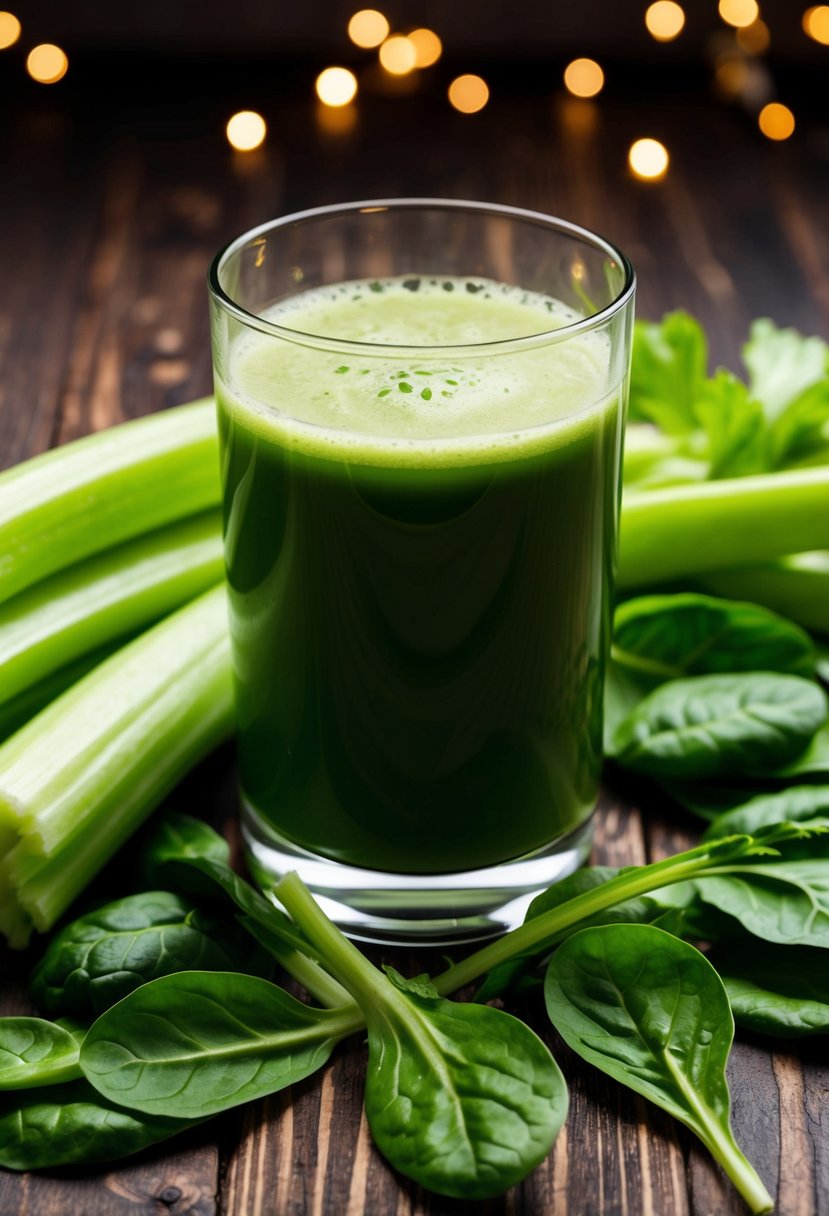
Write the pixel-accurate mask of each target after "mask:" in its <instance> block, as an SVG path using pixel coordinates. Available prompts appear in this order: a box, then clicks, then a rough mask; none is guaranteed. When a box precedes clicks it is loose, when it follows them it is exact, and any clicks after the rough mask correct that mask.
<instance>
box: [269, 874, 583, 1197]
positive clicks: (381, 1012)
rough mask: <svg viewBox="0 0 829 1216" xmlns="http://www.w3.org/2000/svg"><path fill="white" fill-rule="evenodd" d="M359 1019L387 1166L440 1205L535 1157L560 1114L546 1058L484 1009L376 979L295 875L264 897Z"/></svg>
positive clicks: (514, 1178)
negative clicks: (300, 934)
mask: <svg viewBox="0 0 829 1216" xmlns="http://www.w3.org/2000/svg"><path fill="white" fill-rule="evenodd" d="M276 894H277V897H278V899H279V900H280V902H281V903H282V904H283V905H284V906H285V907H286V908H287V909H288V911H289V912H290V913H291V915H292V916H293V917H294V919H295V920H296V921H297V922H298V923H299V924H301V925H302V928H303V930H304V932H305V933H306V935H307V936H308V937H309V938H310V939H311V940H312V942H313V943H314V945H315V947H316V948H317V950H318V951H319V952H320V954H321V955H322V956H323V958H324V960H325V962H326V965H327V966H328V967H329V969H330V970H331V971H332V973H333V974H334V975H336V977H337V979H339V980H340V982H341V983H342V984H343V985H344V986H345V987H346V988H348V989H349V990H350V991H351V993H352V994H353V996H354V999H355V1000H356V1001H357V1003H358V1005H359V1006H360V1008H361V1010H362V1012H363V1015H364V1016H365V1020H366V1025H367V1028H368V1044H369V1064H368V1073H367V1077H366V1095H365V1105H366V1115H367V1118H368V1123H369V1127H370V1128H371V1134H372V1136H373V1138H374V1142H375V1144H376V1145H377V1147H378V1148H379V1149H380V1151H381V1152H382V1153H383V1154H384V1156H386V1157H387V1159H388V1160H389V1161H390V1162H391V1164H392V1165H393V1166H395V1168H397V1169H399V1170H400V1171H401V1172H402V1173H404V1174H406V1175H408V1176H409V1177H410V1178H414V1179H415V1181H417V1182H419V1183H421V1184H422V1185H423V1186H426V1187H428V1188H429V1189H430V1190H433V1191H437V1192H438V1193H439V1194H443V1195H453V1196H459V1197H462V1198H464V1199H484V1198H487V1197H489V1196H492V1195H497V1194H500V1193H501V1192H502V1191H505V1190H507V1189H508V1188H509V1187H510V1186H512V1185H513V1184H514V1183H516V1182H518V1181H520V1179H522V1178H523V1177H524V1176H525V1175H526V1174H527V1173H528V1172H529V1171H530V1170H531V1169H534V1168H535V1166H536V1165H538V1164H539V1162H541V1161H542V1160H543V1159H544V1157H545V1156H546V1155H547V1153H548V1151H549V1149H550V1146H551V1145H552V1143H553V1141H554V1139H555V1137H556V1135H557V1134H558V1131H559V1129H560V1128H561V1125H562V1123H563V1122H564V1118H565V1116H566V1113H567V1089H566V1086H565V1084H564V1080H563V1078H562V1076H561V1072H560V1071H559V1068H558V1066H557V1064H556V1063H555V1061H554V1060H553V1057H552V1056H551V1055H550V1052H549V1051H548V1049H547V1048H546V1047H545V1046H544V1044H543V1043H542V1042H541V1040H540V1039H539V1038H538V1037H537V1036H536V1035H535V1034H533V1032H532V1031H531V1030H530V1029H529V1027H528V1026H526V1025H525V1024H524V1023H523V1022H519V1021H518V1020H517V1018H513V1017H511V1016H510V1015H509V1014H506V1013H503V1012H501V1011H500V1010H497V1009H492V1008H490V1007H489V1006H487V1005H463V1004H457V1003H455V1002H451V1001H446V1000H443V999H442V998H441V997H439V996H438V994H437V992H436V991H435V989H434V988H433V987H432V985H431V984H430V983H429V982H428V980H426V979H425V978H424V977H419V978H418V979H416V980H411V981H407V980H404V979H403V978H402V977H401V976H399V975H398V974H397V973H396V972H395V971H393V970H392V969H388V976H387V977H386V976H383V975H382V974H380V972H378V971H377V970H376V968H374V967H373V966H372V965H371V963H369V962H368V960H367V959H365V958H364V957H363V956H362V955H361V954H360V952H359V951H358V950H357V949H356V948H355V947H354V946H353V945H352V944H351V943H350V942H348V941H347V940H346V939H345V938H344V937H343V936H342V934H341V933H340V932H339V930H338V929H336V928H335V927H334V926H333V925H332V924H331V922H330V921H328V919H327V918H326V917H325V916H324V915H323V913H322V912H321V911H320V909H319V908H318V907H317V905H316V904H315V903H314V900H313V899H312V897H311V895H310V894H309V892H308V891H307V890H306V889H305V887H304V886H303V885H302V883H301V882H300V880H299V878H298V877H297V875H296V874H289V875H287V876H286V877H285V878H284V879H282V881H281V882H280V883H279V884H278V885H277V887H276Z"/></svg>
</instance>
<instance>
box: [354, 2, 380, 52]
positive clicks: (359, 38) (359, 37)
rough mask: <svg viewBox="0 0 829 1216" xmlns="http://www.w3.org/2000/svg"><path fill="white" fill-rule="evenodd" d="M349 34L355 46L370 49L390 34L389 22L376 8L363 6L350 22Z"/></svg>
mask: <svg viewBox="0 0 829 1216" xmlns="http://www.w3.org/2000/svg"><path fill="white" fill-rule="evenodd" d="M348 36H349V38H350V39H351V41H352V42H353V43H354V45H355V46H360V47H363V49H364V50H370V49H371V48H372V47H375V46H379V45H380V43H381V42H382V41H383V40H384V39H385V38H388V36H389V23H388V21H387V20H386V18H385V17H384V16H383V14H382V13H381V12H378V10H377V9H376V8H362V9H360V11H359V13H355V14H354V16H353V17H352V18H351V20H350V21H349V23H348Z"/></svg>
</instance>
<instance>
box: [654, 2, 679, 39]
mask: <svg viewBox="0 0 829 1216" xmlns="http://www.w3.org/2000/svg"><path fill="white" fill-rule="evenodd" d="M645 26H646V27H647V31H648V33H649V34H650V35H651V37H652V38H655V39H656V41H657V42H671V41H672V40H673V39H674V38H676V37H677V35H678V34H681V33H682V30H683V27H684V26H685V10H684V9H683V8H682V5H681V4H676V3H675V0H655V3H654V4H651V5H649V7H648V8H647V10H646V11H645Z"/></svg>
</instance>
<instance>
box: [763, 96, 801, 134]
mask: <svg viewBox="0 0 829 1216" xmlns="http://www.w3.org/2000/svg"><path fill="white" fill-rule="evenodd" d="M757 123H758V125H759V127H760V130H761V131H762V132H763V134H764V135H765V136H766V138H767V139H774V140H778V141H779V140H783V139H788V138H789V136H790V135H792V134H794V125H795V124H794V114H792V112H791V110H790V109H789V107H788V106H784V105H783V104H782V102H779V101H770V102H769V104H768V105H767V106H763V108H762V110H761V111H760V113H759V115H758V117H757Z"/></svg>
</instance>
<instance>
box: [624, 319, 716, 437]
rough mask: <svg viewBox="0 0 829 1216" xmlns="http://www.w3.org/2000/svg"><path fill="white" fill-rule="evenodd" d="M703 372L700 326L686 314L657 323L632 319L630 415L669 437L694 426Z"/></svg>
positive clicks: (705, 348)
mask: <svg viewBox="0 0 829 1216" xmlns="http://www.w3.org/2000/svg"><path fill="white" fill-rule="evenodd" d="M707 370H708V343H707V341H706V338H705V334H704V332H703V330H702V326H701V325H700V324H699V322H698V321H695V320H694V318H693V317H691V316H689V315H688V313H686V312H679V311H677V312H672V313H668V314H666V315H665V316H664V317H663V318H662V320H661V322H657V323H654V322H649V321H637V322H636V326H635V329H634V339H633V358H632V364H631V377H630V417H631V419H633V420H638V421H642V420H644V421H648V422H653V423H655V424H656V425H657V426H658V427H659V428H660V430H663V431H665V432H666V433H667V434H669V435H681V434H684V433H686V432H688V431H692V430H694V429H695V427H696V425H697V419H696V414H695V412H694V406H695V405H696V402H697V401H698V400H699V397H700V394H701V392H702V387H703V384H704V383H705V377H706V373H707Z"/></svg>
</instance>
